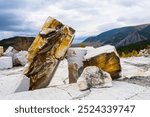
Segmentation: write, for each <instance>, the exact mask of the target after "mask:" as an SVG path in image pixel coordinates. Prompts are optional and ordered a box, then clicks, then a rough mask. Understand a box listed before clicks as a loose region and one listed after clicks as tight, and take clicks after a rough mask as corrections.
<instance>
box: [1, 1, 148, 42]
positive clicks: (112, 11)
mask: <svg viewBox="0 0 150 117" xmlns="http://www.w3.org/2000/svg"><path fill="white" fill-rule="evenodd" d="M149 11H150V0H0V39H2V38H7V37H11V36H16V35H24V36H35V35H36V34H37V33H38V32H39V30H40V28H41V26H42V25H43V23H44V21H45V20H46V18H47V17H48V16H52V17H54V18H56V19H58V20H60V21H61V22H63V23H64V24H67V25H69V26H71V27H73V28H74V29H75V30H76V37H77V38H78V37H86V36H91V35H96V34H99V33H101V32H104V31H107V30H110V29H113V28H117V27H122V26H129V25H137V24H145V23H150V13H149ZM77 41H79V40H77Z"/></svg>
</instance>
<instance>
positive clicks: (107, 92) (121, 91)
mask: <svg viewBox="0 0 150 117" xmlns="http://www.w3.org/2000/svg"><path fill="white" fill-rule="evenodd" d="M121 64H122V69H123V72H122V74H123V77H122V78H127V79H123V80H118V81H113V87H111V88H91V89H90V90H86V91H79V89H78V85H77V84H76V83H74V84H70V85H69V84H68V80H67V75H68V72H67V64H66V61H63V62H62V63H61V64H60V67H59V69H58V70H57V72H56V74H55V75H54V78H53V81H52V82H51V83H50V85H49V86H48V87H47V88H44V89H38V90H34V91H23V92H15V86H16V83H17V82H18V81H19V79H20V75H21V74H22V71H23V67H15V68H13V69H8V70H0V99H2V100H3V99H9V100H12V99H13V100H149V99H150V85H149V84H150V83H148V82H149V81H150V77H149V76H150V66H149V64H150V58H144V57H137V58H136V57H132V58H126V59H121ZM64 81H65V82H64ZM144 83H145V84H144Z"/></svg>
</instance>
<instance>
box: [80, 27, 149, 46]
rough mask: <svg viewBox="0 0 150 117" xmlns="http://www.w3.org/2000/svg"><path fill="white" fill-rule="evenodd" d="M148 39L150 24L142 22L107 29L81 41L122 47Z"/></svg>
mask: <svg viewBox="0 0 150 117" xmlns="http://www.w3.org/2000/svg"><path fill="white" fill-rule="evenodd" d="M148 40H150V24H143V25H138V26H128V27H123V28H117V29H113V30H109V31H106V32H104V33H101V34H99V35H97V36H93V37H88V38H87V39H86V40H84V41H83V42H82V43H83V44H85V45H86V44H90V43H93V42H94V43H97V45H98V44H99V45H106V44H111V45H114V46H116V47H122V46H128V45H131V44H135V43H138V42H143V41H148Z"/></svg>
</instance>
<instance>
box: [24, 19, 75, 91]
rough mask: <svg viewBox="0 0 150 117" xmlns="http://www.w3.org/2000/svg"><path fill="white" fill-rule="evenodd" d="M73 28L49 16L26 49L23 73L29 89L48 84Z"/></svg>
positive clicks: (73, 31)
mask: <svg viewBox="0 0 150 117" xmlns="http://www.w3.org/2000/svg"><path fill="white" fill-rule="evenodd" d="M74 33H75V30H74V29H72V28H71V27H68V26H66V25H64V24H62V23H61V22H59V21H58V20H56V19H54V18H52V17H49V18H48V19H47V20H46V22H45V24H44V25H43V27H42V29H41V31H40V33H39V34H38V35H37V37H36V38H35V40H34V42H33V43H32V45H31V47H30V48H29V50H28V55H27V60H28V63H27V65H26V66H25V70H24V74H25V75H26V76H27V77H28V78H30V90H34V89H39V88H44V87H46V86H48V85H49V83H50V81H51V79H52V77H53V75H54V73H55V71H56V69H57V66H58V64H59V62H60V60H62V59H63V58H64V56H65V54H66V52H67V50H68V48H69V47H70V45H71V43H72V41H73V38H74Z"/></svg>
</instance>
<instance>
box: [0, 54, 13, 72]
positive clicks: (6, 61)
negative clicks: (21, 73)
mask: <svg viewBox="0 0 150 117" xmlns="http://www.w3.org/2000/svg"><path fill="white" fill-rule="evenodd" d="M12 67H13V62H12V57H6V56H2V57H0V70H3V69H9V68H12Z"/></svg>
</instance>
